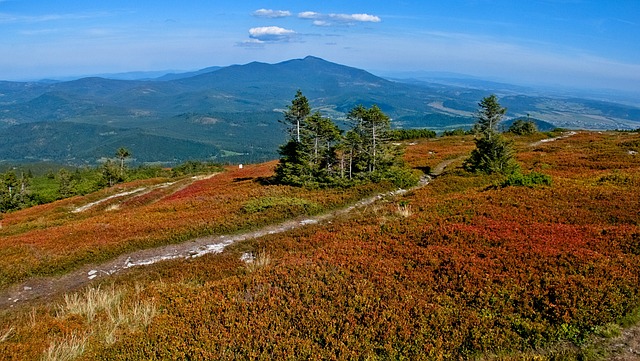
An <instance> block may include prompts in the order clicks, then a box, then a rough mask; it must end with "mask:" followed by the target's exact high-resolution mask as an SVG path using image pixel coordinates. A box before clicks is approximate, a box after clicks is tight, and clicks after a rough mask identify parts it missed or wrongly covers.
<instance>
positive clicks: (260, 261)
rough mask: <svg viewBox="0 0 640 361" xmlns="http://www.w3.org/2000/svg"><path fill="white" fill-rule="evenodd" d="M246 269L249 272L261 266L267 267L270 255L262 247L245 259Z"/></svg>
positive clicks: (269, 262)
mask: <svg viewBox="0 0 640 361" xmlns="http://www.w3.org/2000/svg"><path fill="white" fill-rule="evenodd" d="M246 262H247V270H248V271H249V272H255V271H257V270H259V269H261V268H264V267H267V266H268V265H270V264H271V255H270V254H269V253H268V252H267V251H266V250H265V249H262V250H261V251H258V253H256V254H255V255H254V256H253V257H252V258H250V259H247V260H246Z"/></svg>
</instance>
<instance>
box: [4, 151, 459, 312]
mask: <svg viewBox="0 0 640 361" xmlns="http://www.w3.org/2000/svg"><path fill="white" fill-rule="evenodd" d="M453 161H455V159H452V160H447V161H444V162H442V163H441V164H439V165H438V166H436V168H435V169H434V171H433V172H431V174H430V175H424V176H423V177H422V178H421V179H420V182H419V184H418V185H417V186H416V187H414V188H412V189H410V190H413V189H417V188H420V187H424V186H425V185H427V184H428V183H429V182H430V181H431V179H432V177H434V176H437V175H439V174H441V173H442V172H443V170H444V169H445V168H446V166H448V165H450V164H451V163H452V162H453ZM141 191H143V189H136V190H134V191H131V192H127V193H126V194H125V193H120V194H116V195H114V196H111V197H112V198H113V197H121V196H124V195H129V194H135V193H138V192H141ZM407 191H409V190H405V189H398V190H395V191H392V192H387V193H383V194H378V195H375V196H372V197H369V198H366V199H363V200H360V201H359V202H357V203H356V204H354V205H351V206H349V207H346V208H342V209H339V210H335V211H333V212H329V213H325V214H321V215H317V216H313V217H299V218H296V219H292V220H289V221H286V222H283V223H280V224H275V225H270V226H265V227H263V228H260V229H258V230H255V231H250V232H244V233H240V234H235V235H213V236H207V237H200V238H196V239H193V240H191V241H187V242H183V243H179V244H173V245H167V246H161V247H156V248H151V249H145V250H140V251H135V252H132V253H128V254H124V255H121V256H119V257H117V258H115V259H113V260H110V261H107V262H104V263H101V264H94V265H85V266H82V267H80V268H79V269H77V270H74V271H72V272H70V273H68V274H65V275H63V276H59V277H34V278H31V279H28V280H26V281H24V282H22V283H20V284H16V285H13V286H10V287H8V288H7V289H5V290H2V291H0V308H7V307H8V308H11V307H15V306H17V305H20V304H24V303H25V302H29V301H32V300H38V299H47V298H50V297H52V296H55V295H57V294H62V293H66V292H72V291H74V290H77V289H79V288H81V287H82V286H85V285H87V284H89V283H90V282H92V281H93V280H96V279H100V278H105V277H108V276H111V275H114V274H116V273H119V272H121V271H123V270H126V269H129V268H132V267H139V266H145V265H150V264H154V263H157V262H161V261H166V260H172V259H178V258H182V259H188V258H195V257H200V256H204V255H206V254H210V253H220V252H222V251H223V250H224V249H225V248H226V247H227V246H228V245H230V244H233V243H236V242H239V241H244V240H247V239H254V238H259V237H262V236H265V235H268V234H277V233H283V232H286V231H289V230H292V229H295V228H299V227H303V226H305V225H308V224H315V223H319V222H322V221H326V220H329V219H332V218H336V217H338V216H340V215H344V214H348V213H350V212H351V211H353V210H354V209H357V208H363V207H365V206H368V205H370V204H372V203H374V202H376V201H378V200H380V199H383V198H387V197H392V196H398V195H402V194H404V193H406V192H407ZM103 201H104V200H100V201H98V202H94V203H90V204H89V205H87V206H83V207H80V208H78V209H77V210H74V211H76V212H81V211H84V210H86V209H88V208H90V207H92V206H94V205H96V204H97V203H99V202H103Z"/></svg>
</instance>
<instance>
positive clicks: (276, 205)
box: [242, 197, 321, 214]
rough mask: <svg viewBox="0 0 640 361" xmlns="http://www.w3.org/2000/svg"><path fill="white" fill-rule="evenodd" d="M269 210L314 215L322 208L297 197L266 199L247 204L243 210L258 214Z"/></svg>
mask: <svg viewBox="0 0 640 361" xmlns="http://www.w3.org/2000/svg"><path fill="white" fill-rule="evenodd" d="M268 209H278V210H290V211H291V213H296V214H297V213H304V214H313V213H317V212H318V211H319V210H320V209H321V207H320V206H319V205H317V204H315V203H313V202H310V201H308V200H306V199H302V198H295V197H264V198H258V199H254V200H251V201H249V202H247V203H246V204H245V205H244V206H243V207H242V210H243V211H244V212H245V213H249V214H251V213H258V212H263V211H266V210H268Z"/></svg>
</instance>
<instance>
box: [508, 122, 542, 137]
mask: <svg viewBox="0 0 640 361" xmlns="http://www.w3.org/2000/svg"><path fill="white" fill-rule="evenodd" d="M537 132H538V127H536V124H535V123H534V122H532V121H531V120H522V119H518V120H516V121H515V122H513V124H511V126H510V127H509V133H512V134H515V135H530V134H534V133H537Z"/></svg>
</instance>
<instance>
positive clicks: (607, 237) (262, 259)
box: [0, 132, 640, 360]
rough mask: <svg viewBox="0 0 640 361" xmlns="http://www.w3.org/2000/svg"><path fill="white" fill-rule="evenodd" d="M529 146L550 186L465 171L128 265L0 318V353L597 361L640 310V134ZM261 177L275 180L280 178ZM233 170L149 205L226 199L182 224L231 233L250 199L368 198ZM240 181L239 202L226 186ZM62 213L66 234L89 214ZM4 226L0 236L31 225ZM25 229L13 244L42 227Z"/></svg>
mask: <svg viewBox="0 0 640 361" xmlns="http://www.w3.org/2000/svg"><path fill="white" fill-rule="evenodd" d="M533 140H535V139H534V138H526V139H516V141H517V146H518V161H519V162H520V164H521V165H522V168H523V170H524V171H525V172H528V171H531V170H535V171H537V172H541V173H544V174H547V175H549V176H551V178H552V180H553V183H552V185H550V186H539V187H534V188H527V187H504V188H501V187H499V186H496V184H500V179H498V178H492V177H486V176H482V175H471V174H468V173H465V172H463V171H461V170H459V169H458V168H456V166H457V165H459V164H458V163H454V164H452V165H451V166H450V167H448V168H447V169H446V170H445V172H444V173H443V175H441V176H440V177H438V178H436V179H435V180H434V181H433V182H432V183H431V184H430V185H428V186H427V187H425V188H422V189H419V190H416V191H413V192H410V193H408V194H405V195H404V196H398V197H395V198H389V199H387V200H385V201H382V202H379V203H376V204H374V205H372V206H369V207H367V208H365V209H360V210H356V211H355V212H353V213H352V214H350V215H348V216H343V217H342V218H340V219H334V220H331V221H330V222H325V223H322V224H317V225H309V226H307V227H304V228H300V229H297V230H294V231H291V232H288V233H286V234H279V235H272V236H267V237H263V238H260V239H257V240H252V241H247V242H243V243H240V244H236V245H233V246H231V247H229V248H228V249H227V250H226V251H225V252H223V253H222V254H218V255H210V256H205V257H202V258H198V259H192V260H189V261H170V262H166V263H162V264H156V265H153V266H150V267H145V268H138V269H133V270H131V271H130V272H128V273H126V274H122V275H120V276H117V277H114V278H113V279H110V280H106V281H102V284H94V285H92V286H90V287H89V288H88V289H86V290H83V291H79V292H77V293H73V294H69V295H66V296H64V297H63V298H60V299H58V300H56V301H55V302H50V303H47V304H42V305H33V306H31V307H28V308H24V307H23V308H19V309H16V310H5V311H3V312H2V314H1V318H0V355H2V358H3V359H8V360H11V359H16V360H17V359H21V360H22V359H40V358H41V357H43V358H45V359H65V358H64V357H67V356H68V357H69V358H67V359H73V358H77V359H88V360H165V359H177V360H187V359H385V360H386V359H411V360H420V359H425V360H452V359H474V358H477V359H500V360H508V359H565V360H570V359H594V358H596V357H597V356H598V352H599V351H598V350H594V349H593V348H591V347H590V345H591V340H592V337H594V336H608V335H610V334H612V333H613V332H612V330H616V329H618V326H616V324H617V323H620V322H623V321H627V322H629V321H628V320H630V319H632V320H633V317H634V316H635V317H637V315H638V312H637V310H638V307H639V306H640V290H639V289H638V284H640V158H639V155H638V154H637V153H635V154H634V152H638V151H640V149H639V148H640V135H639V134H637V133H636V134H633V133H603V134H599V133H587V132H584V133H579V134H577V135H575V136H572V137H570V138H566V139H561V140H558V141H555V142H548V143H542V144H540V145H537V146H533V147H531V146H528V145H527V144H529V143H530V142H532V141H533ZM472 146H473V142H472V141H471V139H470V138H466V137H452V138H440V139H437V140H429V141H423V142H420V143H418V144H416V145H412V146H409V147H408V148H407V155H406V158H407V161H408V162H409V163H410V164H412V165H414V166H416V167H421V168H426V167H435V166H436V165H437V164H438V163H440V162H441V161H442V160H443V159H455V158H457V157H458V156H459V155H460V154H465V153H467V152H468V151H469V150H470V149H471V148H472ZM261 167H264V168H261ZM259 169H263V170H262V171H261V173H259V174H260V175H264V174H268V173H269V171H270V169H271V168H269V166H268V165H261V166H256V168H255V171H256V172H258V170H259ZM253 176H257V174H256V175H252V177H253ZM225 177H229V178H228V179H229V180H228V183H226V185H224V186H222V185H221V186H220V188H216V187H215V186H214V185H215V184H217V183H216V182H220V179H222V178H217V179H218V180H215V179H216V177H214V178H211V179H210V180H206V181H202V182H199V183H194V185H197V187H196V188H194V187H193V186H192V187H189V188H185V189H184V190H183V191H181V192H177V193H173V195H172V196H170V197H168V199H164V200H162V201H158V202H157V203H154V204H152V205H151V206H150V207H152V208H146V209H145V212H149V210H151V209H156V208H153V207H161V206H162V207H169V205H168V204H173V205H175V204H182V206H181V207H179V208H177V209H176V212H174V213H172V215H173V216H174V217H176V219H178V220H179V219H181V217H182V216H181V215H182V214H183V213H182V212H187V213H185V216H184V217H189V216H188V215H192V214H198V213H197V211H196V210H197V209H199V207H200V206H201V205H204V206H208V205H209V203H207V200H208V199H214V198H216V197H218V198H220V199H221V200H220V201H221V202H222V199H230V201H229V203H228V204H229V207H228V208H227V209H226V212H228V213H224V212H222V211H216V209H212V208H211V207H206V209H207V211H204V210H202V212H203V213H201V216H200V217H201V218H197V217H193V216H191V217H192V218H190V222H189V221H185V224H192V223H193V222H198V221H199V220H200V219H202V221H201V222H212V221H211V219H217V218H216V215H217V214H218V213H224V214H226V216H220V217H222V218H220V219H224V220H225V223H224V224H225V225H226V226H225V228H220V229H221V230H227V229H229V230H237V229H242V228H243V227H246V226H247V223H246V222H248V221H244V220H243V219H244V218H243V217H241V216H245V217H246V215H247V211H246V209H245V210H244V211H243V210H242V208H243V207H244V205H246V204H253V206H251V207H249V209H250V210H253V211H252V212H251V213H250V214H251V215H252V216H251V217H249V218H250V219H251V222H252V223H251V224H252V225H253V224H256V225H258V224H260V222H267V221H269V220H271V219H272V218H278V217H286V216H290V214H289V213H287V211H286V210H287V209H290V207H293V208H294V209H300V208H299V207H301V206H300V204H303V206H302V207H303V208H304V205H305V204H308V203H309V202H313V203H314V204H318V205H321V206H322V207H332V206H335V205H336V204H339V203H340V202H346V199H349V197H356V196H357V195H356V194H353V195H349V194H342V193H335V192H328V193H327V192H320V191H319V192H318V193H313V192H308V191H299V190H296V189H287V190H286V191H285V190H282V189H280V188H278V189H277V190H273V189H272V188H271V187H266V188H262V187H263V186H258V185H256V184H255V183H253V182H250V181H248V180H246V179H244V180H243V178H244V177H245V176H238V175H237V174H235V175H234V174H233V173H232V172H229V174H227V175H225ZM234 180H235V182H234ZM245 183H246V184H247V185H246V187H247V188H241V189H239V190H238V191H237V193H236V192H235V191H232V192H230V191H229V188H227V187H229V186H230V185H233V184H236V185H240V184H245ZM243 186H244V185H243ZM368 191H370V190H368ZM273 192H285V193H277V194H276V195H274V193H273ZM296 192H300V193H296ZM362 192H365V191H362ZM205 195H206V196H205ZM199 197H201V198H199ZM243 197H244V198H243ZM256 197H257V198H264V199H267V198H266V197H270V198H268V199H267V200H266V201H265V202H267V203H269V202H273V201H274V198H273V197H289V198H298V199H305V200H306V201H307V202H293V201H286V202H281V203H279V204H282V207H280V208H278V207H275V208H274V207H266V208H264V209H263V208H262V207H260V206H259V205H260V204H261V203H258V206H255V205H256V203H255V202H254V203H250V201H251V200H252V199H256ZM236 198H237V199H243V200H235V199H236ZM216 199H217V198H216ZM351 199H353V198H351ZM178 200H181V202H182V203H170V202H171V201H175V202H177V201H178ZM165 203H167V204H165ZM276 203H277V202H276ZM125 208H126V207H125ZM160 209H167V208H160ZM274 209H279V210H278V211H277V212H276V213H273V214H270V213H269V212H275V211H274ZM51 212H52V214H56V213H55V212H53V211H51ZM92 212H96V213H100V212H99V211H98V210H97V209H96V210H93V211H92ZM131 212H133V211H131ZM188 212H192V213H188ZM105 213H107V212H104V211H103V212H102V214H105ZM263 213H264V217H265V218H264V219H262V218H260V217H261V215H263ZM125 214H127V213H125ZM155 214H157V215H159V214H162V213H161V212H158V213H155ZM234 214H237V215H238V218H234V217H235V216H234ZM107 215H108V213H107ZM107 215H103V216H102V217H107ZM127 215H128V218H127V217H124V219H125V220H126V219H129V218H131V219H134V218H136V217H143V216H144V212H141V213H130V214H127ZM18 216H21V215H20V214H18V215H16V216H15V217H18ZM22 217H27V216H24V215H22ZM30 217H32V218H25V219H33V220H32V222H35V221H36V220H38V219H39V217H44V216H42V215H41V216H38V215H36V214H35V213H34V214H33V215H32V216H30ZM65 217H70V219H69V220H68V219H66V218H64V217H59V218H57V220H56V221H55V222H60V224H58V225H56V227H65V225H66V224H67V222H75V221H77V220H76V219H75V218H74V217H79V218H82V217H84V216H82V217H81V216H69V215H67V216H65ZM96 217H99V216H98V215H96ZM45 219H46V217H45ZM85 219H88V217H87V218H85ZM99 219H103V218H99ZM3 222H6V219H5V220H4V221H3ZM51 222H54V221H51ZM92 222H97V221H92ZM226 222H228V223H226ZM10 224H11V225H10V226H6V225H5V226H4V227H3V229H2V231H3V232H9V231H7V229H14V230H15V229H18V228H10V227H19V225H18V224H23V222H17V221H16V222H15V223H10ZM27 224H28V223H27ZM91 224H93V223H91ZM178 224H180V222H178ZM207 224H209V223H207ZM23 227H25V226H23ZM167 227H169V226H168V225H167ZM185 227H187V226H185ZM25 229H26V228H25ZM32 229H33V231H38V229H39V227H36V226H33V227H32ZM124 229H126V228H124ZM185 229H188V227H187V228H185ZM170 230H172V231H175V230H174V228H171V229H170ZM210 230H211V231H214V230H216V228H214V226H211V228H210ZM13 232H15V235H14V234H13V233H11V234H9V233H7V235H8V236H9V237H20V235H21V234H27V233H28V232H30V231H27V230H25V231H24V233H20V232H17V231H13ZM123 232H124V231H123ZM166 232H167V230H165V234H166ZM141 233H144V232H142V231H133V233H132V234H134V235H135V234H141ZM114 234H116V235H119V234H121V233H119V232H114ZM122 234H127V233H126V232H124V233H122ZM144 234H146V233H144ZM159 234H163V233H162V232H160V233H159ZM25 237H26V236H25ZM131 237H133V236H131ZM145 237H146V236H145ZM4 239H5V237H3V242H4ZM16 239H17V238H14V240H16ZM71 239H75V238H69V241H71ZM50 242H51V244H52V246H51V248H52V249H57V248H56V247H54V245H56V242H55V240H52V241H50ZM153 242H155V241H150V242H149V243H153ZM7 244H9V243H7ZM7 244H4V245H2V249H4V248H6V247H7ZM12 244H16V243H12ZM144 244H145V245H146V244H147V243H144ZM93 246H95V244H94V243H91V242H89V244H88V245H86V246H85V247H86V249H92V247H93ZM78 247H80V246H78ZM245 252H251V253H253V255H254V256H255V259H254V261H253V262H252V263H246V262H244V261H241V259H240V258H241V255H242V254H243V253H245ZM16 253H19V252H16ZM7 269H10V267H8V266H7ZM98 300H103V301H98ZM88 304H90V305H95V307H89V308H88V307H85V306H83V305H88ZM636 320H637V319H636Z"/></svg>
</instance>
